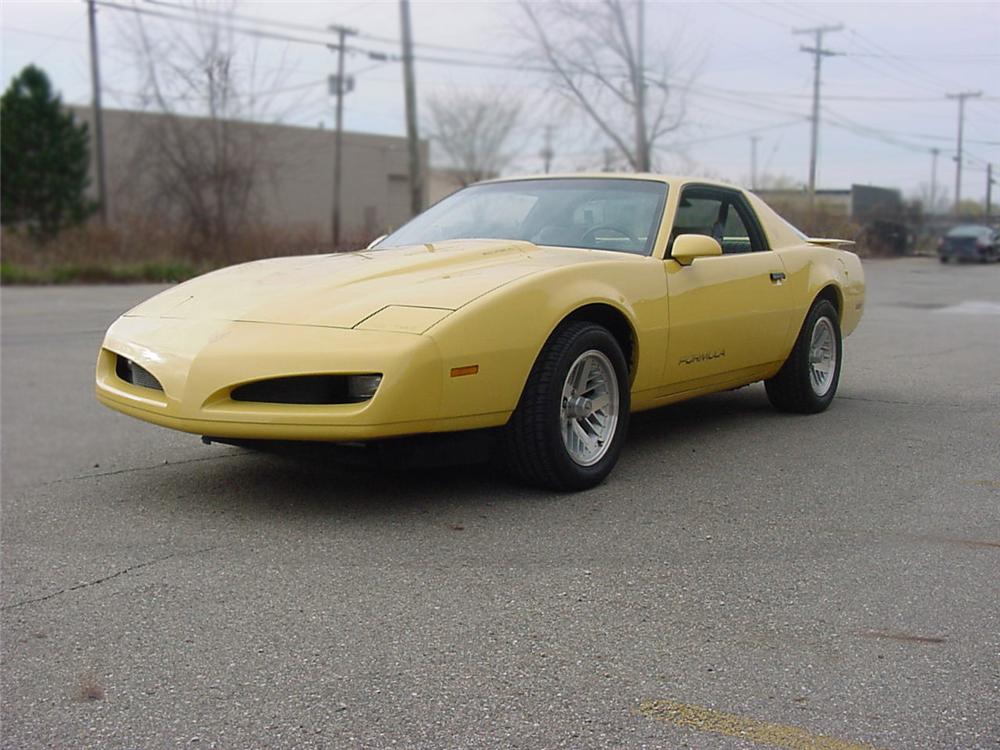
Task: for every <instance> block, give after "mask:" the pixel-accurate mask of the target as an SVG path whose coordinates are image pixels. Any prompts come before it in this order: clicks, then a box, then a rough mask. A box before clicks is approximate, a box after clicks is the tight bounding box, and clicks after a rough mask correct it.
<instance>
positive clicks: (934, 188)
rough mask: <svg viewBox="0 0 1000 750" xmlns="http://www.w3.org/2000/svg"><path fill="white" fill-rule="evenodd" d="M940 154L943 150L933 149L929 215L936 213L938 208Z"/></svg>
mask: <svg viewBox="0 0 1000 750" xmlns="http://www.w3.org/2000/svg"><path fill="white" fill-rule="evenodd" d="M940 153H941V149H939V148H936V147H935V148H932V149H931V200H930V205H929V206H928V207H927V208H928V213H934V209H935V206H937V160H938V154H940Z"/></svg>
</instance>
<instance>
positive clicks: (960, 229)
mask: <svg viewBox="0 0 1000 750" xmlns="http://www.w3.org/2000/svg"><path fill="white" fill-rule="evenodd" d="M992 231H993V230H992V229H991V228H990V227H988V226H986V225H985V224H959V225H958V226H954V227H952V228H951V229H949V230H948V232H947V234H958V235H966V236H968V235H972V234H985V233H986V232H992Z"/></svg>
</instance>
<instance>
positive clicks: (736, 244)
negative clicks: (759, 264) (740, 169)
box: [670, 187, 766, 255]
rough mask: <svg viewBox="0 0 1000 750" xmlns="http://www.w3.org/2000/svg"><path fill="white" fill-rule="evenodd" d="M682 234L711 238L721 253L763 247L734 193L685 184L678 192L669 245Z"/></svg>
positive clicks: (745, 208)
mask: <svg viewBox="0 0 1000 750" xmlns="http://www.w3.org/2000/svg"><path fill="white" fill-rule="evenodd" d="M682 234H704V235H706V236H708V237H714V238H715V239H716V240H718V242H719V244H720V245H721V246H722V253H723V254H724V255H735V254H738V253H749V252H753V251H756V250H764V249H766V248H765V245H764V242H763V238H762V235H761V232H760V230H759V229H758V228H757V225H756V222H755V221H754V220H753V218H752V215H751V214H750V212H749V209H748V208H747V207H746V205H745V204H744V202H743V200H742V199H741V198H740V196H739V194H738V193H731V192H729V191H724V190H716V189H713V188H708V187H705V188H702V187H689V188H687V189H686V190H685V191H684V193H683V194H682V195H681V202H680V205H679V206H678V207H677V215H676V217H675V218H674V228H673V231H672V232H671V234H670V244H671V246H672V245H673V241H674V240H675V239H676V238H677V237H678V236H679V235H682Z"/></svg>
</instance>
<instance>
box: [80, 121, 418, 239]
mask: <svg viewBox="0 0 1000 750" xmlns="http://www.w3.org/2000/svg"><path fill="white" fill-rule="evenodd" d="M71 109H72V110H73V111H74V113H75V114H76V116H77V117H78V118H79V119H81V120H83V121H85V122H88V123H89V122H90V120H91V111H90V109H89V108H80V107H71ZM164 117H165V116H164V115H161V114H157V113H148V112H134V111H127V110H105V111H104V140H105V160H106V173H107V181H108V192H109V195H110V201H109V208H110V219H111V221H112V223H114V222H120V221H122V220H124V219H125V218H126V217H128V216H130V215H145V216H148V215H157V214H159V215H164V216H169V215H170V213H171V211H172V210H173V211H175V210H176V206H172V205H171V201H172V199H171V198H170V197H169V195H167V194H165V193H164V192H163V191H162V190H161V189H160V188H159V187H158V186H157V182H156V180H155V179H154V177H155V176H154V175H151V174H149V171H150V170H151V169H155V163H154V164H153V165H152V166H151V165H150V163H149V161H148V160H144V159H143V155H144V152H145V151H148V149H146V148H145V147H144V145H143V144H144V142H148V139H149V138H150V137H155V133H156V132H157V130H158V128H160V127H162V126H163V118H164ZM180 121H181V123H182V127H184V128H192V129H199V128H202V129H203V128H207V127H210V125H211V123H210V121H208V120H205V119H199V118H187V117H185V118H180ZM232 127H233V128H234V129H236V130H237V131H242V133H243V135H247V136H249V137H250V140H249V141H248V142H252V143H253V144H254V147H255V149H256V152H257V156H258V157H259V159H260V162H261V172H260V178H259V180H258V185H257V196H256V198H257V200H256V201H255V205H256V206H258V208H259V210H257V211H255V218H257V219H259V220H260V221H261V222H263V223H266V224H270V225H272V226H280V227H286V228H291V229H306V228H315V229H316V230H318V231H319V232H320V235H321V236H324V237H326V236H329V234H330V232H331V224H332V210H333V167H334V155H335V150H336V147H335V143H336V142H335V133H334V131H332V130H324V129H319V128H304V127H294V126H288V125H271V124H263V123H242V122H241V123H232ZM91 132H92V133H93V126H91ZM343 148H344V155H343V183H342V190H341V227H342V230H341V231H342V236H343V237H344V238H350V237H351V236H352V235H356V236H361V235H370V234H380V233H382V232H384V231H387V230H390V229H393V228H395V227H398V226H400V225H401V224H403V223H404V222H405V221H407V220H408V219H409V218H410V199H409V176H408V175H409V167H408V163H409V162H408V155H407V145H406V139H405V138H397V137H394V136H383V135H373V134H368V133H353V132H346V131H345V132H344V134H343ZM94 151H95V150H94V149H91V153H92V163H91V173H92V174H93V171H94V170H93V154H94ZM421 159H422V162H423V164H425V165H426V164H427V163H428V145H427V142H426V141H422V142H421ZM424 175H425V180H424V185H425V187H424V194H425V195H427V193H428V189H427V185H428V184H429V180H428V179H427V177H426V175H427V170H426V169H425V170H424ZM94 186H96V179H94V180H92V191H93V192H96V187H94Z"/></svg>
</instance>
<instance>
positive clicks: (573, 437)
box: [97, 175, 864, 489]
mask: <svg viewBox="0 0 1000 750" xmlns="http://www.w3.org/2000/svg"><path fill="white" fill-rule="evenodd" d="M845 244H850V243H846V242H842V241H839V240H827V239H812V238H807V237H806V236H805V235H803V234H802V233H801V232H799V231H798V230H796V229H795V228H793V227H792V226H791V225H790V224H788V223H787V222H785V221H784V220H783V219H782V218H781V217H780V216H778V214H776V213H775V212H774V211H773V210H771V209H770V208H769V207H768V206H767V205H766V204H765V203H764V202H763V201H761V200H760V199H759V198H758V197H757V196H755V195H753V194H752V193H749V192H746V191H743V190H740V189H738V188H734V187H730V186H727V185H723V184H718V183H713V182H706V181H704V180H694V179H683V178H673V177H659V176H652V175H635V176H617V175H616V176H608V175H602V176H596V175H593V176H569V177H549V176H545V177H534V178H526V179H510V180H497V181H492V182H485V183H480V184H477V185H473V186H471V187H468V188H465V189H463V190H460V191H459V192H457V193H455V194H453V195H452V196H451V197H449V198H446V199H445V200H443V201H441V202H440V203H438V204H436V205H434V206H433V207H431V208H430V209H428V210H427V211H425V212H424V213H422V214H421V215H419V216H417V217H416V218H415V219H413V220H412V221H411V222H409V223H408V224H406V225H404V226H403V227H402V228H401V229H399V230H397V231H396V232H394V233H393V234H390V235H389V236H388V237H385V238H384V239H382V240H381V241H378V242H377V243H374V244H373V246H370V247H369V248H368V249H367V250H364V251H361V252H353V253H343V254H333V255H312V256H302V257H285V258H274V259H268V260H261V261H256V262H252V263H246V264H243V265H239V266H234V267H232V268H226V269H223V270H220V271H215V272H213V273H209V274H206V275H204V276H201V277H199V278H196V279H193V280H191V281H188V282H186V283H184V284H180V285H178V286H176V287H173V288H171V289H168V290H167V291H165V292H162V293H161V294H159V295H157V296H155V297H153V298H152V299H150V300H148V301H146V302H143V303H142V304H140V305H139V306H138V307H135V308H133V309H132V310H130V311H129V312H127V313H125V314H124V315H122V317H120V318H119V319H118V320H117V321H116V322H115V323H114V324H113V325H112V326H111V328H110V329H109V330H108V332H107V336H106V338H105V340H104V345H103V346H102V348H101V351H100V355H99V359H98V363H97V396H98V398H99V399H100V400H101V401H102V402H103V403H104V404H106V405H107V406H109V407H111V408H112V409H117V410H118V411H121V412H124V413H125V414H129V415H131V416H133V417H137V418H139V419H144V420H146V421H149V422H153V423H155V424H159V425H163V426H165V427H172V428H174V429H177V430H184V431H186V432H192V433H196V434H201V435H204V436H207V437H209V438H214V439H217V440H220V441H222V442H227V441H228V442H235V443H238V444H241V443H247V442H252V441H260V440H268V441H269V440H320V441H340V442H352V443H353V442H367V441H376V440H380V439H383V438H392V437H398V436H404V435H415V434H420V433H440V432H455V431H463V430H479V429H484V428H495V429H494V434H495V435H496V436H497V437H498V438H499V439H498V440H496V441H495V446H496V453H497V456H499V457H502V460H503V461H504V462H505V464H506V465H507V466H508V467H509V469H510V470H511V471H512V472H513V473H514V474H515V475H517V476H519V477H520V478H521V479H523V480H525V481H528V482H530V483H533V484H537V485H541V486H544V487H549V488H554V489H582V488H586V487H591V486H593V485H595V484H597V483H598V482H600V481H601V480H603V479H604V477H606V476H607V474H608V472H610V471H611V469H612V467H613V466H614V464H615V462H616V461H617V460H618V457H619V454H620V453H621V450H622V444H623V443H624V441H625V435H626V431H627V428H628V424H629V415H630V412H634V411H639V410H642V409H650V408H653V407H657V406H662V405H664V404H669V403H672V402H676V401H680V400H683V399H688V398H691V397H694V396H698V395H701V394H706V393H712V392H715V391H722V390H726V389H732V388H736V387H739V386H742V385H746V384H749V383H753V382H755V381H758V380H763V381H764V383H765V385H766V390H767V395H768V398H769V399H770V401H771V403H772V404H773V405H774V406H775V407H777V408H778V409H780V410H782V411H788V412H800V413H811V412H819V411H822V410H823V409H825V408H826V407H827V406H828V405H829V404H830V402H831V400H832V399H833V396H834V393H835V391H836V389H837V383H838V380H839V377H840V367H841V362H842V360H843V349H842V342H841V336H842V335H847V334H849V333H850V332H851V331H853V330H854V328H855V327H856V326H857V324H858V321H859V319H860V317H861V313H862V307H863V304H864V275H863V272H862V269H861V263H860V261H859V260H858V257H857V256H856V255H854V254H853V253H850V252H847V251H845V250H841V249H838V246H839V245H845Z"/></svg>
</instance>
